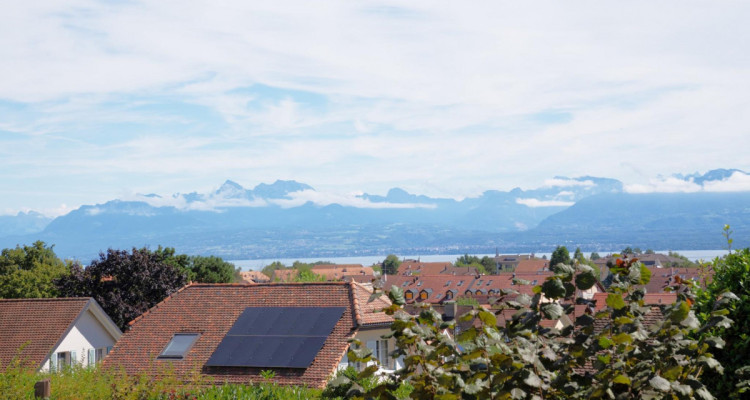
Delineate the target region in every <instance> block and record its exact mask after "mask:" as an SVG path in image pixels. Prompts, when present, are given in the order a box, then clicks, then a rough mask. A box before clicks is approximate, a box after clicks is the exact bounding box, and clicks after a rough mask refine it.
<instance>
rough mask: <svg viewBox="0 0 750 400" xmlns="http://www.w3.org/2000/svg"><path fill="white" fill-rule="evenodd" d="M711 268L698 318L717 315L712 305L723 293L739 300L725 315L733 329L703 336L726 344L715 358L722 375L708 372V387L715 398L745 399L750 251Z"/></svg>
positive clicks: (716, 329) (717, 329)
mask: <svg viewBox="0 0 750 400" xmlns="http://www.w3.org/2000/svg"><path fill="white" fill-rule="evenodd" d="M713 268H714V276H713V282H711V283H710V284H709V285H708V287H707V288H706V290H705V291H703V292H701V296H700V297H699V301H698V304H699V309H700V311H701V312H700V314H699V316H700V317H701V319H702V320H704V321H710V320H711V318H713V316H714V315H715V313H716V311H715V310H714V308H713V304H714V303H716V301H717V300H720V299H721V298H722V296H726V294H725V293H726V292H731V293H734V295H736V296H737V298H738V299H739V301H736V302H734V303H733V304H732V306H731V307H730V309H729V313H728V315H727V316H728V317H729V318H731V319H732V320H734V321H735V323H734V324H733V325H732V326H713V327H712V328H711V329H710V330H708V331H707V332H706V333H705V334H704V335H705V336H711V335H715V336H720V337H721V338H723V339H724V341H725V342H726V345H725V346H724V348H723V349H718V350H717V351H716V352H715V357H716V359H717V360H719V361H720V362H721V363H722V365H724V367H725V371H724V374H716V373H711V374H710V375H709V376H710V378H711V379H708V380H707V384H708V386H709V387H710V388H711V389H712V391H713V393H714V394H715V395H717V397H718V398H726V399H729V398H733V399H740V398H747V397H743V396H747V393H745V392H747V391H749V390H750V380H749V379H750V375H748V373H749V372H750V359H748V357H747V355H748V354H750V249H748V248H746V249H743V250H740V251H736V252H733V253H731V254H729V255H727V256H725V257H724V258H721V259H719V258H717V259H716V260H714V262H713ZM738 372H739V373H738ZM742 373H744V374H745V375H744V376H742ZM743 380H744V382H743ZM738 385H739V386H738ZM742 393H745V394H744V395H743V394H742Z"/></svg>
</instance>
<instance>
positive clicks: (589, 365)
mask: <svg viewBox="0 0 750 400" xmlns="http://www.w3.org/2000/svg"><path fill="white" fill-rule="evenodd" d="M552 268H553V272H554V275H553V276H552V277H550V278H548V279H547V280H546V281H545V282H544V283H543V284H542V285H540V286H535V287H534V288H533V291H532V292H533V295H532V296H528V295H521V294H519V293H518V292H516V291H507V293H505V294H503V296H513V297H512V298H514V300H513V301H504V299H502V298H501V299H500V302H498V303H497V304H496V305H495V308H493V309H487V308H484V307H474V309H473V310H472V311H470V312H468V313H467V314H464V315H462V316H459V317H458V321H459V322H461V323H463V324H464V328H463V329H461V330H460V331H459V332H457V333H456V335H455V337H453V336H451V335H446V334H445V333H444V332H445V331H446V330H451V329H453V330H455V328H456V321H455V320H453V321H443V320H442V316H441V314H440V313H438V312H436V311H434V310H432V309H429V308H425V309H422V310H421V311H420V312H419V315H409V314H407V313H405V312H404V311H403V309H402V306H403V305H404V304H405V301H404V296H403V289H401V288H400V287H398V286H393V287H391V289H390V293H389V297H390V299H391V301H392V302H393V306H391V307H389V308H387V309H386V312H387V313H388V314H391V315H393V317H394V320H395V321H394V323H393V324H392V325H391V334H390V335H389V336H392V337H393V338H394V339H395V340H396V343H397V348H396V350H395V351H394V352H393V353H392V356H397V357H398V356H401V357H403V360H404V368H403V369H400V370H398V371H397V372H396V373H395V374H394V375H393V376H392V377H389V378H386V379H383V380H381V381H380V382H379V384H378V385H377V386H376V387H374V388H372V389H370V390H367V389H365V388H363V387H361V386H359V387H358V386H355V385H350V386H349V391H348V392H347V393H346V396H347V397H348V398H357V399H364V398H368V399H369V398H372V399H393V398H395V394H394V390H395V389H396V388H398V387H399V385H400V384H401V383H403V382H409V384H410V385H411V386H412V387H413V390H412V391H411V393H410V394H409V396H410V397H411V398H413V399H428V398H441V399H490V398H492V399H631V398H641V399H713V396H712V395H711V394H710V393H709V392H708V391H707V388H706V386H705V385H704V384H703V383H701V381H700V378H701V376H702V375H703V374H704V373H705V371H707V370H714V371H717V372H719V373H720V372H721V371H722V367H721V365H720V364H719V363H718V362H717V361H716V360H715V359H714V358H713V357H712V354H711V352H710V350H711V348H712V347H713V348H716V347H721V344H722V342H721V339H719V338H717V337H701V338H699V339H690V337H691V336H690V335H695V334H696V333H698V332H701V331H703V330H705V329H707V328H708V327H710V326H716V327H718V326H729V325H730V324H731V321H730V320H729V319H728V318H726V317H725V316H723V315H722V312H721V307H722V306H723V305H725V304H724V303H725V302H724V300H721V299H720V300H719V301H718V302H717V303H715V305H714V307H715V308H714V309H715V311H714V314H713V315H712V316H711V319H710V321H709V322H708V323H707V324H706V325H704V326H701V325H700V323H699V321H698V319H697V318H696V317H695V314H694V312H693V311H692V310H691V304H692V302H693V301H694V299H695V297H694V295H693V294H692V292H691V291H690V288H689V287H683V286H680V285H677V287H676V288H675V289H677V290H678V291H677V293H678V300H677V302H676V303H675V304H673V305H670V306H667V307H666V308H665V309H664V310H663V312H664V319H663V320H661V321H658V322H656V323H654V324H653V325H651V326H646V324H647V323H649V322H648V319H647V317H648V314H649V313H650V312H651V307H646V306H645V305H644V302H643V297H644V295H645V292H644V291H643V289H636V288H635V286H634V285H643V284H646V283H648V281H649V279H650V270H649V269H648V268H646V267H644V266H643V265H642V264H640V263H639V262H636V261H632V260H627V261H623V260H620V261H618V263H617V265H616V267H615V268H614V269H613V275H614V277H613V284H612V286H611V287H610V291H611V292H610V294H609V295H608V296H607V298H606V304H605V307H604V308H603V309H602V311H600V312H596V313H585V314H582V315H578V316H577V318H575V320H576V325H575V326H573V325H571V326H569V327H567V328H565V329H563V330H562V331H557V330H554V329H548V328H545V327H543V322H544V321H545V320H556V319H558V318H560V317H561V316H562V315H563V314H568V313H571V312H572V311H573V310H574V308H575V306H574V304H588V305H590V304H591V302H592V301H591V300H586V299H584V298H579V299H574V298H573V296H574V295H575V293H576V292H577V290H576V289H581V290H585V289H588V288H590V287H591V286H593V285H594V282H595V277H594V274H593V270H592V269H591V268H590V267H588V266H586V265H578V266H576V267H573V266H569V265H564V264H562V263H561V264H556V265H555V266H553V267H552ZM542 296H544V298H546V299H549V300H551V302H543V301H542ZM730 297H731V296H729V295H726V294H725V297H724V299H726V301H729V299H730ZM506 309H510V310H512V311H513V317H512V318H511V319H510V320H507V321H505V323H501V324H498V320H497V318H498V316H502V315H504V314H505V313H504V312H503V310H506ZM349 359H350V360H351V361H358V362H373V363H375V364H377V360H374V359H373V357H372V351H371V350H370V349H367V348H363V347H362V346H361V344H359V343H357V341H354V345H353V348H352V350H351V351H350V352H349ZM377 370H378V368H377V366H371V367H368V368H366V369H365V370H364V371H362V372H361V373H360V374H358V375H357V379H364V378H367V377H370V376H373V374H374V373H375V372H376V371H377ZM592 370H593V372H592ZM349 383H351V382H350V381H347V379H344V378H342V379H338V380H337V382H332V383H331V385H346V384H349Z"/></svg>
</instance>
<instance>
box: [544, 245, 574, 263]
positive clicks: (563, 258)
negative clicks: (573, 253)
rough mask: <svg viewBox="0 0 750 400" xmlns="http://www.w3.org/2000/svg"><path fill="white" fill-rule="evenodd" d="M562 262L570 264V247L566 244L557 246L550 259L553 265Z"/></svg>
mask: <svg viewBox="0 0 750 400" xmlns="http://www.w3.org/2000/svg"><path fill="white" fill-rule="evenodd" d="M560 263H562V264H565V265H570V253H568V248H567V247H565V246H557V247H556V248H555V251H553V252H552V257H550V260H549V265H551V266H555V265H557V264H560Z"/></svg>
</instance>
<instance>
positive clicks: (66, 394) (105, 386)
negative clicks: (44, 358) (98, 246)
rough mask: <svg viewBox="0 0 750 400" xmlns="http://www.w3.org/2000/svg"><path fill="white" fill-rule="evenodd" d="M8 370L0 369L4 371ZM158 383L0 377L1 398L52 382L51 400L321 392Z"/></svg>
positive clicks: (293, 396) (98, 375)
mask: <svg viewBox="0 0 750 400" xmlns="http://www.w3.org/2000/svg"><path fill="white" fill-rule="evenodd" d="M5 367H6V366H0V370H2V369H4V368H5ZM160 376H161V377H160V378H159V379H158V380H157V379H154V378H152V377H151V376H148V375H145V374H144V375H138V376H128V375H126V374H124V373H122V372H117V371H106V370H101V369H98V368H81V367H73V368H68V369H66V370H64V371H63V372H62V373H58V374H42V373H36V372H34V371H31V370H29V369H24V368H21V367H20V363H14V364H12V365H10V366H7V368H5V372H4V373H1V374H0V398H3V399H14V400H15V399H18V400H23V399H29V400H32V399H34V383H35V382H37V381H39V380H42V379H50V387H51V388H52V397H51V398H50V399H51V400H100V399H115V400H192V399H196V400H197V399H204V400H239V399H248V400H250V399H269V400H270V399H281V400H304V399H318V398H320V390H315V389H308V388H304V387H295V386H279V385H276V384H273V383H270V382H268V383H262V384H258V385H234V384H232V385H215V384H212V383H211V382H204V381H202V380H201V378H200V377H199V376H196V378H195V380H193V381H191V382H182V381H180V380H178V379H176V378H175V376H174V375H172V374H169V373H168V371H167V373H166V374H161V375H160Z"/></svg>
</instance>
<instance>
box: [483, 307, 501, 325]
mask: <svg viewBox="0 0 750 400" xmlns="http://www.w3.org/2000/svg"><path fill="white" fill-rule="evenodd" d="M479 320H481V321H482V323H484V324H485V325H487V326H496V325H497V317H495V314H493V313H491V312H489V311H484V310H481V311H479Z"/></svg>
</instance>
